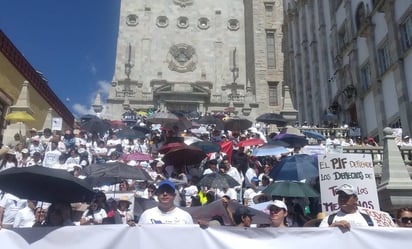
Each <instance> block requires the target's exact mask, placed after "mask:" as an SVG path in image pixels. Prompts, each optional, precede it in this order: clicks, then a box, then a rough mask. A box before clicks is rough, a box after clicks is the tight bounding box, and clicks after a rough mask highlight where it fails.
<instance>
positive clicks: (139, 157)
mask: <svg viewBox="0 0 412 249" xmlns="http://www.w3.org/2000/svg"><path fill="white" fill-rule="evenodd" d="M120 159H122V160H124V161H132V160H133V161H150V160H153V157H152V156H150V155H148V154H144V153H140V152H134V153H130V154H126V153H123V154H122V156H121V157H120Z"/></svg>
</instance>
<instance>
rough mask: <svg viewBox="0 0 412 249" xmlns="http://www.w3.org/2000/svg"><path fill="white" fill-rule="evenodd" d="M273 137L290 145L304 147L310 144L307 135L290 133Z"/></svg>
mask: <svg viewBox="0 0 412 249" xmlns="http://www.w3.org/2000/svg"><path fill="white" fill-rule="evenodd" d="M273 139H274V140H280V141H282V142H285V143H288V144H289V145H290V146H289V147H303V146H305V145H307V144H308V140H307V139H306V137H304V136H299V135H295V134H290V133H281V134H278V135H276V136H275V137H274V138H273Z"/></svg>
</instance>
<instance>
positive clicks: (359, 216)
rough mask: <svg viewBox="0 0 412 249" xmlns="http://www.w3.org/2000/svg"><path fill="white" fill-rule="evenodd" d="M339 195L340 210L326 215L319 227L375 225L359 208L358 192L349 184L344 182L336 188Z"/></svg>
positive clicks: (345, 227)
mask: <svg viewBox="0 0 412 249" xmlns="http://www.w3.org/2000/svg"><path fill="white" fill-rule="evenodd" d="M336 194H337V195H338V204H339V208H340V209H339V211H338V212H337V213H333V214H330V215H328V216H327V217H325V218H324V219H323V220H322V222H321V223H320V225H319V227H328V226H329V227H339V228H341V229H344V230H350V228H351V227H352V226H356V227H367V226H374V224H375V223H374V222H373V220H372V218H371V217H370V216H369V215H368V214H366V213H363V212H360V210H359V209H358V193H357V191H356V189H355V188H354V187H353V186H352V185H349V184H343V185H342V186H340V187H338V188H337V189H336Z"/></svg>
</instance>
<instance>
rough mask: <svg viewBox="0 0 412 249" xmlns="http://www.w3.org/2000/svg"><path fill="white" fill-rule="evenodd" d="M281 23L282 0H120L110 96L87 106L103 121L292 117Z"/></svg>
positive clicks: (292, 109) (293, 114) (293, 115)
mask: <svg viewBox="0 0 412 249" xmlns="http://www.w3.org/2000/svg"><path fill="white" fill-rule="evenodd" d="M282 25H283V5H282V1H266V0H254V1H247V0H245V1H233V0H231V1H221V0H208V1H200V0H156V1H147V0H122V1H121V10H120V21H119V34H118V41H117V54H116V68H115V73H114V77H113V81H112V85H111V89H110V93H109V96H108V98H107V100H106V103H105V104H104V103H101V102H100V99H99V98H97V99H96V103H95V104H94V105H93V107H94V109H95V111H96V112H100V111H102V114H101V116H102V117H104V118H108V119H120V118H121V114H122V113H125V112H126V111H128V110H139V109H149V108H153V109H157V110H158V109H160V110H169V111H185V112H197V113H206V112H209V113H214V112H224V111H229V112H231V113H234V114H235V115H239V116H246V117H248V118H249V119H250V120H254V118H256V117H257V116H258V115H259V114H262V113H266V112H275V113H281V114H285V116H287V117H290V118H291V119H294V118H295V116H296V111H295V110H294V108H293V106H292V105H291V103H292V102H291V101H290V97H289V92H288V88H287V87H285V86H284V82H283V71H284V70H283V64H284V63H283V53H282V38H283V35H282ZM103 105H104V109H103V110H102V106H103ZM288 115H289V116H288Z"/></svg>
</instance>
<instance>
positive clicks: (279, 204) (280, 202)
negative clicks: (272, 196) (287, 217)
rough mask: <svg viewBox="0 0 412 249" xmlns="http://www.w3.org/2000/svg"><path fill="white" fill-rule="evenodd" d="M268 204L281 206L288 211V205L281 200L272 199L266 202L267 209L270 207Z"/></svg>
mask: <svg viewBox="0 0 412 249" xmlns="http://www.w3.org/2000/svg"><path fill="white" fill-rule="evenodd" d="M270 206H276V207H278V208H283V209H285V210H286V211H288V207H287V206H286V204H285V203H284V202H283V201H280V200H274V201H271V202H270V203H269V204H268V207H267V208H268V209H269V208H270Z"/></svg>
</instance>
